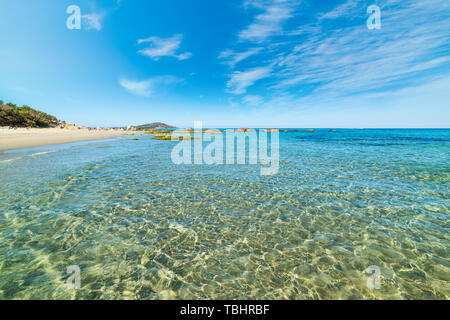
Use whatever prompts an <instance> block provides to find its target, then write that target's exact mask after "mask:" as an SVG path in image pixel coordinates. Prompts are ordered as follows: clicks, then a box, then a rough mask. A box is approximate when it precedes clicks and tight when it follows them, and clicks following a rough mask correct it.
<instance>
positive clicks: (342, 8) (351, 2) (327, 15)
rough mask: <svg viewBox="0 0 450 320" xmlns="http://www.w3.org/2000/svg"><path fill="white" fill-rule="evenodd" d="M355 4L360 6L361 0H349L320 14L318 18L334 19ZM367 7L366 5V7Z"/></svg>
mask: <svg viewBox="0 0 450 320" xmlns="http://www.w3.org/2000/svg"><path fill="white" fill-rule="evenodd" d="M357 5H359V7H360V8H362V7H363V4H361V1H357V0H349V1H347V2H345V3H343V4H341V5H340V6H338V7H336V8H334V9H333V10H331V11H329V12H327V13H325V14H322V15H321V16H320V18H319V19H321V20H322V19H336V18H339V17H342V16H344V15H347V14H348V13H349V12H350V10H351V9H353V8H355V7H356V6H357ZM366 8H367V7H366Z"/></svg>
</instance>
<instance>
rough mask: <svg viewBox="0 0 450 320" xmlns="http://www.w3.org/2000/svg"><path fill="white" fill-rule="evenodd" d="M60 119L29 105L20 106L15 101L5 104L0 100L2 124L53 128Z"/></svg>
mask: <svg viewBox="0 0 450 320" xmlns="http://www.w3.org/2000/svg"><path fill="white" fill-rule="evenodd" d="M58 123H59V121H58V119H57V118H56V117H54V116H51V115H49V114H47V113H45V112H42V111H38V110H35V109H33V108H31V107H29V106H22V107H18V106H16V105H15V104H13V103H7V104H4V103H3V101H1V100H0V126H2V127H4V126H9V127H33V128H52V127H55V126H57V125H58Z"/></svg>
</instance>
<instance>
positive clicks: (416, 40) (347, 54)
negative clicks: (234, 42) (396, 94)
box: [274, 0, 450, 95]
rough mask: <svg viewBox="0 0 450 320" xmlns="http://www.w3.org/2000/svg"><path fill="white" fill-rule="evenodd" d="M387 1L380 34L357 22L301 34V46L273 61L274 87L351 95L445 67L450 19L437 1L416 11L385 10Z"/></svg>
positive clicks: (413, 6) (344, 9)
mask: <svg viewBox="0 0 450 320" xmlns="http://www.w3.org/2000/svg"><path fill="white" fill-rule="evenodd" d="M352 3H353V2H352V1H349V2H347V3H345V4H344V5H342V6H340V7H338V8H337V9H335V10H333V11H331V12H334V13H333V14H332V15H330V14H328V15H329V17H335V16H338V15H339V13H340V12H348V10H351V8H352V6H351V5H350V4H352ZM391 3H392V1H391V2H389V3H387V2H383V3H381V4H380V5H383V4H384V6H383V10H382V12H383V20H382V21H383V27H382V28H381V30H377V31H375V32H374V31H372V30H368V29H367V28H366V27H365V25H364V24H362V25H361V26H357V27H347V28H337V29H329V30H327V32H325V33H319V32H314V31H313V32H312V33H310V34H306V35H302V36H303V39H302V44H301V45H297V46H296V47H294V48H293V49H292V50H291V51H290V52H288V53H282V54H280V56H279V57H278V58H277V63H276V71H277V72H276V75H277V76H278V78H279V83H278V84H277V85H276V86H274V88H277V89H287V88H295V87H296V86H302V85H313V86H315V87H316V88H315V90H314V91H313V93H316V94H323V92H324V91H326V92H327V93H331V92H334V93H335V94H337V95H345V94H354V93H361V92H365V91H372V90H380V89H381V90H382V89H383V88H390V87H391V86H392V85H394V84H397V85H399V84H402V85H408V83H407V82H412V81H419V80H420V79H421V77H422V76H421V75H420V74H419V72H421V71H427V70H430V69H432V68H436V67H439V66H443V65H445V64H448V62H449V55H448V54H447V55H446V54H445V51H443V48H444V46H445V45H446V43H448V35H446V30H447V27H446V26H448V25H450V18H448V16H447V17H446V16H445V14H444V12H443V11H445V9H444V8H445V6H442V3H441V5H439V1H437V0H435V1H434V3H433V5H424V4H423V3H421V4H420V10H419V8H418V7H417V5H418V3H417V2H415V3H410V4H408V5H406V4H404V3H402V5H401V6H392V7H389V6H388V4H391ZM339 8H341V9H339ZM447 8H448V7H447ZM355 10H358V8H355ZM447 11H449V10H448V9H447ZM430 16H434V17H435V19H434V21H433V23H430V22H429V21H428V20H427V19H429V17H430ZM319 20H321V18H319ZM311 30H313V29H311ZM274 73H275V72H274Z"/></svg>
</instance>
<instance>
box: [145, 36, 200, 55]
mask: <svg viewBox="0 0 450 320" xmlns="http://www.w3.org/2000/svg"><path fill="white" fill-rule="evenodd" d="M182 40H183V35H182V34H176V35H174V36H173V37H171V38H166V39H163V38H160V37H156V36H153V37H150V38H147V39H141V40H138V44H142V43H149V44H150V47H148V48H145V49H142V50H139V51H138V53H140V54H142V55H144V56H147V57H150V58H151V59H153V60H155V61H158V60H159V59H160V58H161V57H174V58H177V59H178V60H180V61H181V60H186V59H189V58H190V57H191V56H192V53H190V52H185V53H181V54H177V53H176V52H177V50H178V49H179V48H180V45H181V41H182Z"/></svg>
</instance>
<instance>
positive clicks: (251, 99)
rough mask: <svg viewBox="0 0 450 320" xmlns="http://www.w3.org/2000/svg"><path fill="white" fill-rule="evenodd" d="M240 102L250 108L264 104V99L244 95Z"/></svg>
mask: <svg viewBox="0 0 450 320" xmlns="http://www.w3.org/2000/svg"><path fill="white" fill-rule="evenodd" d="M242 102H243V103H244V104H248V105H252V106H259V105H261V104H262V103H263V102H264V99H263V97H261V96H258V95H246V96H244V97H243V98H242Z"/></svg>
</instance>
